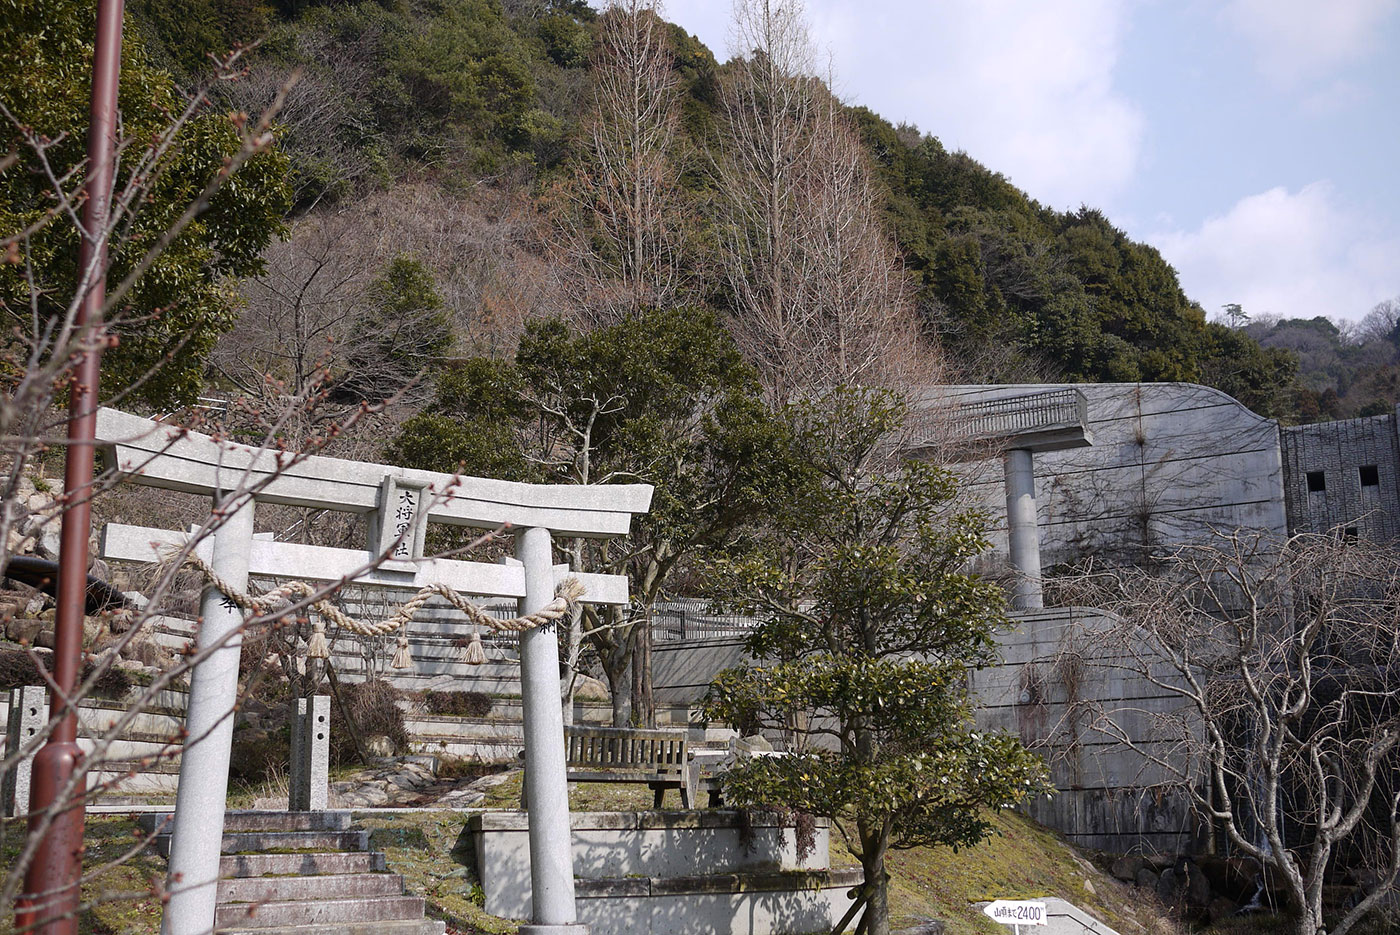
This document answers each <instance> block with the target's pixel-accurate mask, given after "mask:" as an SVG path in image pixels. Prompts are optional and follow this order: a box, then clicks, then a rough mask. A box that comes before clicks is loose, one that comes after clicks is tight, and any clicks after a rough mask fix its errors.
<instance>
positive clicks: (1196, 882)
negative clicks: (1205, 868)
mask: <svg viewBox="0 0 1400 935" xmlns="http://www.w3.org/2000/svg"><path fill="white" fill-rule="evenodd" d="M1184 869H1185V871H1186V900H1187V902H1189V903H1190V904H1191V905H1193V906H1197V907H1200V908H1202V909H1204V908H1205V907H1206V906H1208V905H1209V904H1210V881H1209V880H1207V879H1206V875H1205V874H1204V873H1202V872H1201V868H1200V867H1197V866H1196V865H1195V863H1187V864H1186V866H1185V868H1184ZM1179 872H1180V871H1178V873H1179Z"/></svg>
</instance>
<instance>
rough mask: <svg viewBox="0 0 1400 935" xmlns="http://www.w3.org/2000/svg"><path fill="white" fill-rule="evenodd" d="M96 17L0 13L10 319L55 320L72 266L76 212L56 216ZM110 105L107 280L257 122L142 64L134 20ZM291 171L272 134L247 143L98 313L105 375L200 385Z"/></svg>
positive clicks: (175, 392)
mask: <svg viewBox="0 0 1400 935" xmlns="http://www.w3.org/2000/svg"><path fill="white" fill-rule="evenodd" d="M94 16H95V13H94V10H93V7H92V5H91V4H85V3H79V2H76V0H23V2H17V3H14V4H10V5H8V6H7V9H6V13H5V16H3V17H0V76H3V77H0V105H3V108H4V109H3V111H0V152H2V153H11V154H13V155H14V156H15V157H16V158H15V161H14V164H13V165H9V166H6V167H4V168H3V169H2V170H0V231H3V232H4V233H5V234H6V235H9V234H10V233H11V232H22V234H23V236H19V237H18V239H16V240H15V241H14V243H13V245H12V247H11V252H10V254H9V255H8V257H7V262H5V263H0V313H2V314H3V315H4V317H5V320H6V321H7V323H8V325H18V326H19V327H21V328H24V329H29V328H30V326H31V325H30V323H31V320H38V321H41V322H50V323H51V322H56V321H58V320H60V319H61V317H62V313H63V309H64V306H65V303H67V302H68V301H69V299H70V298H71V297H72V295H73V286H74V284H75V283H77V282H79V280H80V273H81V271H80V270H79V269H78V262H77V259H78V244H79V240H80V236H79V230H78V225H77V224H58V223H52V221H53V219H54V218H55V217H57V216H58V215H59V214H60V213H61V212H60V211H59V210H58V206H59V205H60V204H61V203H62V202H63V200H64V198H65V197H67V193H68V192H69V191H75V190H76V187H77V184H78V183H79V181H80V179H81V176H82V172H83V165H82V163H83V159H84V148H83V147H84V141H85V140H86V138H87V125H88V98H89V96H90V87H91V74H92V65H91V63H92V55H93V46H92V36H93V30H94V22H95V20H94ZM228 77H230V78H231V77H233V76H232V75H230V76H228ZM117 104H118V108H119V110H120V128H121V129H120V133H121V137H122V157H121V159H120V160H119V161H118V163H117V171H116V179H115V185H114V197H113V202H114V214H113V218H114V220H116V221H118V222H119V223H120V224H121V229H120V231H119V233H118V234H117V235H114V236H113V237H112V239H111V268H110V272H109V274H108V281H109V283H111V284H112V285H113V287H115V286H116V285H117V284H118V283H120V282H122V281H123V280H124V279H125V278H126V277H128V276H129V275H130V274H131V273H132V272H133V271H134V270H136V269H137V268H138V266H139V264H140V263H141V262H142V261H143V259H145V258H147V255H148V253H150V251H152V249H153V248H155V247H157V246H158V244H159V241H160V240H161V238H162V236H164V235H166V234H167V233H168V232H171V231H174V230H175V227H176V224H177V221H178V220H179V219H180V217H181V215H182V213H183V212H184V211H185V210H186V209H187V207H188V206H189V205H190V204H192V203H194V202H196V201H197V200H198V199H199V198H200V196H201V193H202V192H204V191H205V190H206V189H207V188H208V187H209V186H210V185H211V183H213V182H215V181H216V180H217V179H220V178H222V177H223V176H224V175H229V169H230V164H229V162H228V160H229V159H230V158H231V157H233V156H234V154H235V153H237V152H238V150H239V147H240V141H241V136H242V134H243V132H244V130H245V129H246V128H247V127H248V126H251V125H252V123H250V121H249V118H248V115H246V114H225V113H215V112H213V111H212V109H211V107H210V105H209V104H208V102H207V98H202V97H198V96H196V97H193V98H191V97H187V96H186V95H185V94H183V93H182V92H181V91H180V90H179V89H178V88H177V87H176V85H175V82H174V80H173V79H172V78H171V77H170V75H169V74H167V73H165V72H163V71H160V70H159V69H157V68H155V67H153V66H152V65H151V63H150V60H149V58H148V57H147V55H146V53H145V50H144V48H143V46H142V44H141V42H140V39H139V36H138V34H137V33H136V31H135V30H132V29H128V30H126V38H125V41H124V43H123V47H122V69H121V80H120V85H119V88H118V95H117ZM253 122H254V123H255V122H256V121H253ZM31 137H32V140H31ZM0 163H3V160H0ZM285 175H286V159H285V157H283V156H282V155H281V154H280V153H279V152H278V151H277V150H276V149H275V148H266V149H263V150H262V151H260V152H258V153H256V154H255V155H253V156H252V158H249V159H247V162H246V165H241V167H240V168H239V169H238V171H237V172H236V174H231V175H229V177H228V178H227V180H226V182H225V183H224V184H222V185H221V186H219V187H218V189H217V191H215V192H214V193H213V194H212V196H210V197H209V198H208V201H207V204H206V205H205V206H204V207H203V209H202V210H201V211H200V212H199V214H198V217H196V218H195V219H194V220H193V221H192V222H190V223H188V224H187V225H185V226H183V229H181V230H179V232H178V236H175V237H174V238H173V240H172V241H171V242H170V243H169V244H168V245H166V246H165V247H164V249H161V250H159V251H158V256H156V257H155V258H154V259H153V260H151V261H150V267H149V268H148V269H146V270H145V271H144V274H143V275H141V276H140V277H139V279H137V280H136V282H135V284H134V285H133V286H132V287H131V289H130V291H129V292H127V293H126V295H125V297H124V299H123V301H122V302H121V303H120V304H119V305H118V307H116V308H114V309H112V310H111V311H110V312H109V313H108V323H109V325H110V330H112V331H114V332H115V333H116V336H117V337H118V338H119V339H120V343H119V344H118V346H116V347H115V348H113V349H112V350H111V351H110V352H109V353H108V354H106V355H105V357H104V359H103V375H104V379H105V380H106V381H107V382H108V383H109V384H110V385H114V386H123V387H130V388H132V390H131V391H132V393H133V395H135V396H137V397H142V398H144V399H145V400H147V401H149V402H151V403H155V404H167V403H170V402H172V401H190V400H192V399H193V397H194V396H195V395H196V394H197V393H198V391H199V389H200V387H201V386H202V384H203V376H204V374H203V370H204V359H205V357H206V355H208V353H209V352H210V350H211V349H212V348H213V346H214V342H215V340H216V339H217V338H218V336H219V335H220V334H222V333H224V332H225V331H227V330H229V329H230V328H232V327H233V324H234V322H235V321H236V320H237V313H236V311H235V307H234V306H235V295H236V294H235V292H234V290H232V289H230V288H229V285H228V284H229V281H230V280H231V279H234V278H238V277H243V276H248V275H250V274H252V273H255V272H257V271H258V270H259V269H260V268H261V264H262V260H261V254H262V251H263V248H264V247H266V246H267V245H268V243H269V242H270V241H271V240H272V239H273V238H274V237H276V236H278V235H279V234H280V233H281V231H282V219H283V216H284V215H285V213H286V211H287V210H288V208H289V207H290V195H289V190H288V188H287V185H286V182H285ZM7 242H8V241H7Z"/></svg>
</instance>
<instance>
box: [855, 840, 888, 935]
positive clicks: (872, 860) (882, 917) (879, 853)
mask: <svg viewBox="0 0 1400 935" xmlns="http://www.w3.org/2000/svg"><path fill="white" fill-rule="evenodd" d="M860 865H861V868H862V869H863V870H864V871H865V882H866V886H867V892H868V893H869V896H868V897H867V900H866V903H865V932H866V935H890V888H889V883H888V881H887V880H886V879H885V851H884V848H880V849H879V850H875V851H872V852H870V853H868V854H867V855H866V856H864V857H862V858H861V861H860Z"/></svg>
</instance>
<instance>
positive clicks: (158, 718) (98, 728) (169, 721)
mask: <svg viewBox="0 0 1400 935" xmlns="http://www.w3.org/2000/svg"><path fill="white" fill-rule="evenodd" d="M126 715H127V709H126V708H124V707H121V706H118V705H115V704H114V705H111V706H110V707H109V706H107V705H91V706H88V705H80V706H79V707H78V726H79V727H80V728H81V729H82V730H84V731H87V732H88V736H90V737H97V736H101V735H102V734H105V733H106V732H107V731H109V730H111V728H112V726H113V725H115V724H116V723H117V722H118V721H120V720H121V719H122V718H124V717H126ZM184 729H185V718H184V717H183V716H182V715H179V714H174V713H168V712H160V711H141V712H139V713H137V714H134V715H132V716H131V719H130V721H129V722H128V723H127V725H126V727H125V728H124V729H123V730H122V736H131V735H133V734H145V735H150V736H155V737H178V736H179V734H180V731H182V730H184Z"/></svg>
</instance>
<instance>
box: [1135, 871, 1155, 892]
mask: <svg viewBox="0 0 1400 935" xmlns="http://www.w3.org/2000/svg"><path fill="white" fill-rule="evenodd" d="M1157 877H1158V874H1157V871H1155V870H1153V869H1152V868H1151V867H1143V868H1142V869H1141V870H1139V871H1138V872H1137V876H1135V877H1133V882H1134V883H1135V884H1137V886H1138V887H1139V888H1140V889H1144V890H1155V889H1156V888H1157Z"/></svg>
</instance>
